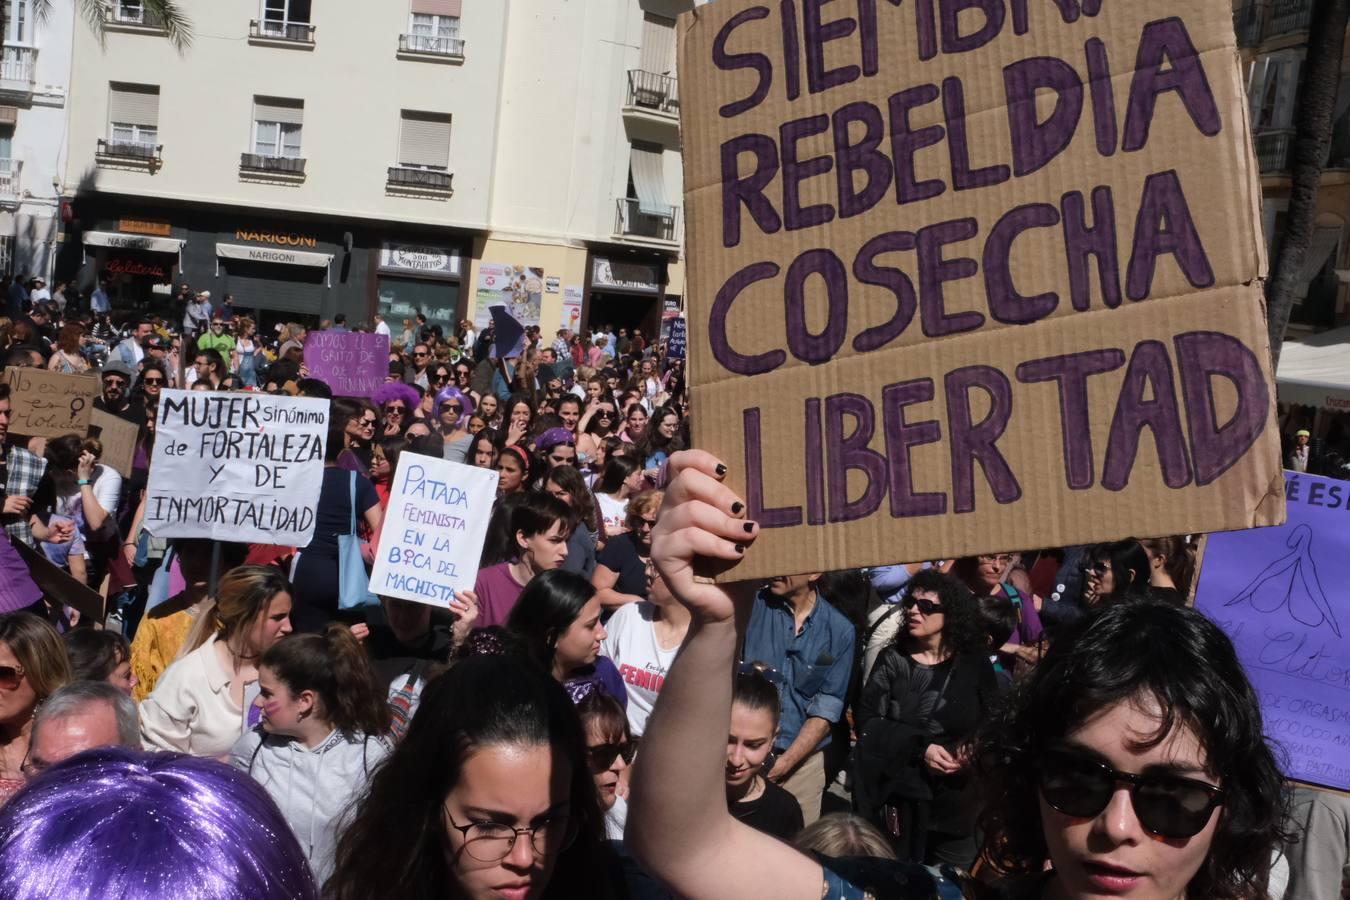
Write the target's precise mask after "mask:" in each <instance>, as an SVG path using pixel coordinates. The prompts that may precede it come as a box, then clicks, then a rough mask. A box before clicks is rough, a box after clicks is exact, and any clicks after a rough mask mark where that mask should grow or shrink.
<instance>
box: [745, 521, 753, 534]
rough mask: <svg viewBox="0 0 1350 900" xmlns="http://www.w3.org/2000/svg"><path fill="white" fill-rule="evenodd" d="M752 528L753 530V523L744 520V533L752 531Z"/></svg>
mask: <svg viewBox="0 0 1350 900" xmlns="http://www.w3.org/2000/svg"><path fill="white" fill-rule="evenodd" d="M754 530H755V523H754V522H746V523H745V533H746V534H749V533H750V532H752V531H754Z"/></svg>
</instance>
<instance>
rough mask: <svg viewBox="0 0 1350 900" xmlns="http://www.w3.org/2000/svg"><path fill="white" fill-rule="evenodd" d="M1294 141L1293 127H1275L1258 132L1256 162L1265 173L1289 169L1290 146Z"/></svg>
mask: <svg viewBox="0 0 1350 900" xmlns="http://www.w3.org/2000/svg"><path fill="white" fill-rule="evenodd" d="M1293 142H1294V130H1293V129H1292V128H1273V129H1271V130H1269V131H1260V132H1257V134H1256V137H1255V143H1256V162H1257V166H1258V168H1260V170H1261V174H1263V175H1274V174H1277V173H1280V172H1288V171H1289V148H1290V146H1292V145H1293Z"/></svg>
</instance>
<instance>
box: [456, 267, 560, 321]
mask: <svg viewBox="0 0 1350 900" xmlns="http://www.w3.org/2000/svg"><path fill="white" fill-rule="evenodd" d="M543 296H544V270H543V269H542V268H539V267H537V266H507V265H501V264H499V263H488V262H485V263H481V264H480V265H479V266H478V285H477V289H476V294H475V298H474V311H473V327H474V328H476V329H478V330H479V331H482V330H483V328H484V327H485V326H486V325H487V324H488V323H489V322H491V321H492V313H491V312H490V310H491V308H492V307H494V306H505V307H506V310H507V312H509V313H510V314H511V318H513V319H515V320H516V321H517V322H519V323H520V324H522V325H524V326H526V327H527V328H528V327H529V326H531V325H538V324H539V308H540V305H541V303H542V301H543Z"/></svg>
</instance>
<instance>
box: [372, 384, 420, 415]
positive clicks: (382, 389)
mask: <svg viewBox="0 0 1350 900" xmlns="http://www.w3.org/2000/svg"><path fill="white" fill-rule="evenodd" d="M390 400H402V401H403V402H404V403H406V404H407V405H408V413H409V415H411V414H412V411H413V410H414V409H417V405H418V404H419V403H421V402H422V398H421V397H419V396H417V391H416V390H415V389H414V388H412V387H411V386H409V385H406V384H404V383H403V382H401V381H388V382H385V383H384V384H382V385H380V386H379V387H378V388H376V389H375V393H373V394H371V395H370V402H371V403H374V404H375V405H376V406H378V407H380V409H381V411H383V409H384V405H385V404H386V403H388V402H389V401H390Z"/></svg>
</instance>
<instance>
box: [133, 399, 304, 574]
mask: <svg viewBox="0 0 1350 900" xmlns="http://www.w3.org/2000/svg"><path fill="white" fill-rule="evenodd" d="M328 412H329V403H328V401H327V400H314V399H310V398H306V397H272V396H268V395H266V394H252V393H213V392H209V391H180V390H164V391H162V392H161V394H160V400H159V409H158V412H157V417H156V420H155V450H154V455H153V457H152V458H151V460H150V478H149V484H148V485H147V486H146V498H145V519H144V525H145V528H146V529H147V530H148V531H149V532H150V533H151V534H153V535H154V536H155V537H160V538H168V537H195V538H214V539H215V540H220V541H242V542H247V543H258V544H281V545H283V546H288V547H304V546H305V545H307V544H308V543H309V542H310V539H311V538H312V537H313V536H314V516H315V507H317V506H318V503H319V491H320V489H321V488H322V486H323V458H324V448H325V446H326V445H327V442H328Z"/></svg>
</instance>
